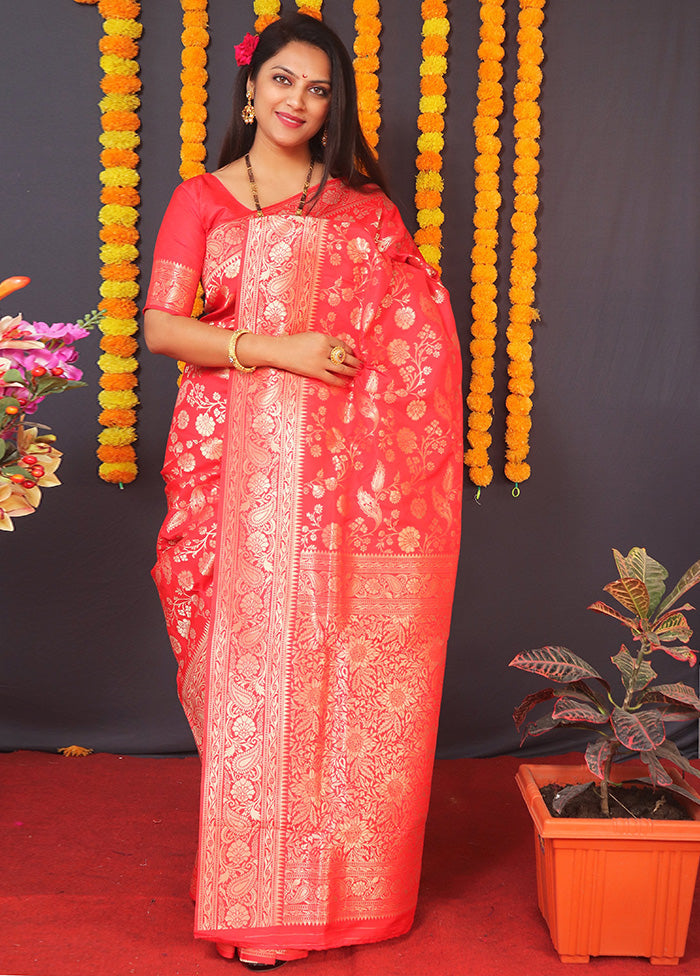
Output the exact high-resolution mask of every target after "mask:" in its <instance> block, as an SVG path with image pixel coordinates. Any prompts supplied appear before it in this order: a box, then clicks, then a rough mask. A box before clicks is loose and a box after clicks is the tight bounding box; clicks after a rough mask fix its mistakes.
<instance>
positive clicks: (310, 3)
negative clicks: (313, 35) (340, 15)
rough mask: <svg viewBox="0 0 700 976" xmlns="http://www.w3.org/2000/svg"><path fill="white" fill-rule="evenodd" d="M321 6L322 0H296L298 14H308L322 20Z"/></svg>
mask: <svg viewBox="0 0 700 976" xmlns="http://www.w3.org/2000/svg"><path fill="white" fill-rule="evenodd" d="M322 6H323V0H297V7H298V8H299V13H300V14H308V15H309V17H315V18H316V20H322V19H323V17H322V16H321V7H322Z"/></svg>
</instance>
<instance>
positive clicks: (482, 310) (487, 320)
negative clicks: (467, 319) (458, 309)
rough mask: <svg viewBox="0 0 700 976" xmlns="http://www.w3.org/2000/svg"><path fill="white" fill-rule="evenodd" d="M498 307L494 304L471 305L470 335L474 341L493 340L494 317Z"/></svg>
mask: <svg viewBox="0 0 700 976" xmlns="http://www.w3.org/2000/svg"><path fill="white" fill-rule="evenodd" d="M497 314H498V306H497V305H496V303H495V302H475V303H474V304H473V305H472V317H473V319H474V321H473V323H472V335H473V336H474V338H475V339H486V340H488V339H493V337H494V336H495V335H496V326H495V324H494V323H495V321H496V316H497Z"/></svg>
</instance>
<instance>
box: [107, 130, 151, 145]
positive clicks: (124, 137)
mask: <svg viewBox="0 0 700 976" xmlns="http://www.w3.org/2000/svg"><path fill="white" fill-rule="evenodd" d="M99 141H100V142H101V143H102V145H103V146H104V147H105V149H135V148H136V147H137V146H140V145H141V136H140V135H138V134H137V133H136V132H118V131H111V132H102V133H100V136H99Z"/></svg>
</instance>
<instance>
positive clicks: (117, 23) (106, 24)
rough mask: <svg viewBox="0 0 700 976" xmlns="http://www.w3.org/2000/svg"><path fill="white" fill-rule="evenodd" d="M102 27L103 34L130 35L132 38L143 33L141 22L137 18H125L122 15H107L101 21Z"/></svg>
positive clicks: (134, 38)
mask: <svg viewBox="0 0 700 976" xmlns="http://www.w3.org/2000/svg"><path fill="white" fill-rule="evenodd" d="M102 29H103V30H104V32H105V34H117V35H119V36H121V37H130V38H132V39H133V40H136V38H138V37H141V35H142V34H143V24H141V23H139V21H138V20H133V19H125V18H123V17H120V18H117V17H107V19H106V20H103V21H102Z"/></svg>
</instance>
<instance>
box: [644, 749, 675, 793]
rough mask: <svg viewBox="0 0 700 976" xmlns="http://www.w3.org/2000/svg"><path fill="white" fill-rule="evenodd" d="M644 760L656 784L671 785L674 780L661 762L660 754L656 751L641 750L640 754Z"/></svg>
mask: <svg viewBox="0 0 700 976" xmlns="http://www.w3.org/2000/svg"><path fill="white" fill-rule="evenodd" d="M639 756H640V758H641V760H642V762H643V763H644V764H645V765H646V767H647V768H648V770H649V774H650V776H651V781H652V783H653V784H654V786H655V787H656V786H671V785H672V783H673V780H672V779H671V777H670V776H669V775H668V773H667V772H666V770H665V769H664V767H663V765H662V764H661V762H660V760H659V757H658V754H657V753H656V751H650V752H640V754H639Z"/></svg>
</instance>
